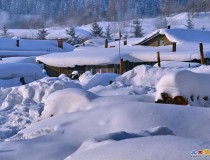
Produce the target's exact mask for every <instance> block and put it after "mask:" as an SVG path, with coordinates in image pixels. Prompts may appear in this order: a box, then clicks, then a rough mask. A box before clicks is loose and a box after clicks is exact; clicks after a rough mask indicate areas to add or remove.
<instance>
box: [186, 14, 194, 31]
mask: <svg viewBox="0 0 210 160" xmlns="http://www.w3.org/2000/svg"><path fill="white" fill-rule="evenodd" d="M185 26H186V27H187V28H188V29H193V28H194V24H193V18H192V16H191V15H190V14H188V15H187V24H186V25H185Z"/></svg>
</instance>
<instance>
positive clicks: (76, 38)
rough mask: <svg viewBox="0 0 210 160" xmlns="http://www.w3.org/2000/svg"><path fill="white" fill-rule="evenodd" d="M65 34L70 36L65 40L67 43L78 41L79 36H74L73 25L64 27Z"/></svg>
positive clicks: (73, 43)
mask: <svg viewBox="0 0 210 160" xmlns="http://www.w3.org/2000/svg"><path fill="white" fill-rule="evenodd" d="M66 34H67V35H69V36H70V38H69V39H68V40H67V43H69V44H71V45H75V44H78V43H80V38H79V36H76V32H75V29H74V27H70V28H68V29H66Z"/></svg>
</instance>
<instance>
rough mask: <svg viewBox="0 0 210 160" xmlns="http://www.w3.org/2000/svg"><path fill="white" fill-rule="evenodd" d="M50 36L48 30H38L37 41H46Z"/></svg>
mask: <svg viewBox="0 0 210 160" xmlns="http://www.w3.org/2000/svg"><path fill="white" fill-rule="evenodd" d="M48 34H49V33H47V30H46V29H45V28H42V29H39V30H38V33H37V39H40V40H45V39H46V36H47V35H48Z"/></svg>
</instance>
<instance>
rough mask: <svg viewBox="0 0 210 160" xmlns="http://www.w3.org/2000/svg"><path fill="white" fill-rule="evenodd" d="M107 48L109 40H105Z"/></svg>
mask: <svg viewBox="0 0 210 160" xmlns="http://www.w3.org/2000/svg"><path fill="white" fill-rule="evenodd" d="M105 48H108V40H107V39H105Z"/></svg>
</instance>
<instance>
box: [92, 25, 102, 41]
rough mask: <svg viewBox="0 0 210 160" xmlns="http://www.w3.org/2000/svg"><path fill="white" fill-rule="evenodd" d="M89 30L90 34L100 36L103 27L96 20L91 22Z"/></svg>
mask: <svg viewBox="0 0 210 160" xmlns="http://www.w3.org/2000/svg"><path fill="white" fill-rule="evenodd" d="M91 32H92V36H94V37H102V35H103V28H102V27H101V26H100V25H99V24H98V23H97V22H94V23H92V29H91Z"/></svg>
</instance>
